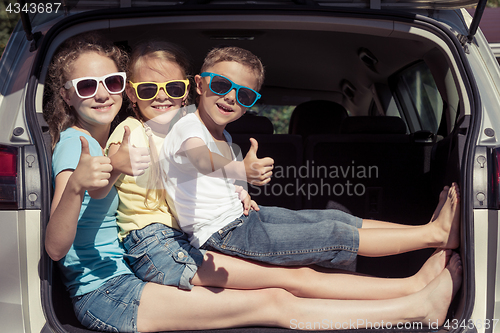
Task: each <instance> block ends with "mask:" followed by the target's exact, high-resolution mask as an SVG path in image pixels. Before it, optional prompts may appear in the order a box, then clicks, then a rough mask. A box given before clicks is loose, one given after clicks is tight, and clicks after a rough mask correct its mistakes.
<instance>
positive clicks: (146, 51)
mask: <svg viewBox="0 0 500 333" xmlns="http://www.w3.org/2000/svg"><path fill="white" fill-rule="evenodd" d="M145 58H149V59H153V60H158V61H169V62H172V63H174V64H176V65H177V66H179V68H180V69H181V71H182V73H183V75H184V77H185V78H188V73H189V69H190V62H189V60H188V57H187V55H186V53H185V52H184V51H183V50H182V49H181V48H180V47H178V46H177V45H174V44H171V43H169V42H166V41H162V40H149V41H146V42H142V43H140V44H138V45H137V46H135V47H134V50H133V51H132V56H131V59H130V62H129V66H128V70H127V77H128V79H129V80H130V81H132V82H134V77H135V73H136V71H137V68H138V67H139V66H140V65H141V64H142V62H143V61H144V60H145ZM190 86H191V87H192V86H193V85H190ZM189 95H190V94H188V100H189ZM132 111H133V114H134V115H135V118H137V119H138V120H139V121H140V122H141V123H142V124H143V127H144V129H145V131H146V135H147V136H148V143H149V151H150V154H151V165H150V167H149V177H148V181H147V189H146V197H145V198H144V205H145V206H146V208H148V209H150V210H156V209H158V208H159V207H160V205H162V203H164V202H166V199H167V193H166V191H165V189H164V188H163V182H162V173H161V168H160V163H159V155H158V151H157V150H156V145H155V143H154V141H153V136H152V135H153V134H152V130H151V128H150V127H149V126H148V125H147V124H146V123H145V121H146V118H145V117H144V116H143V114H142V113H141V111H140V110H139V107H138V106H136V105H132ZM152 191H154V193H151V192H152ZM151 196H152V199H150V197H151ZM150 200H152V201H154V205H153V206H150V204H149V201H150Z"/></svg>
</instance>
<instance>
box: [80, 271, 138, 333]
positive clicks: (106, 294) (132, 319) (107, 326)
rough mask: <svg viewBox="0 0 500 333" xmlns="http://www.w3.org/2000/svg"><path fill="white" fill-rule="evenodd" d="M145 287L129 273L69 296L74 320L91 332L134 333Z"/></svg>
mask: <svg viewBox="0 0 500 333" xmlns="http://www.w3.org/2000/svg"><path fill="white" fill-rule="evenodd" d="M145 285H146V282H144V281H142V280H140V279H138V278H137V277H136V276H135V275H133V274H124V275H119V276H117V277H114V278H111V279H109V280H108V281H106V282H105V283H104V284H103V285H102V286H101V287H99V288H98V289H96V290H94V291H91V292H89V293H86V294H84V295H81V296H75V297H73V308H74V310H75V314H76V317H77V318H78V320H79V321H80V322H81V323H82V325H83V326H85V327H87V328H88V329H91V330H95V331H100V332H134V333H135V332H137V310H138V308H139V303H140V300H141V295H142V291H143V289H144V286H145Z"/></svg>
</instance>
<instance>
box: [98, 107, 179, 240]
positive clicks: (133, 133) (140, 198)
mask: <svg viewBox="0 0 500 333" xmlns="http://www.w3.org/2000/svg"><path fill="white" fill-rule="evenodd" d="M124 126H128V127H129V128H130V143H131V144H132V145H134V146H135V147H149V144H148V137H147V135H146V131H145V130H144V127H143V125H142V123H141V122H140V121H139V120H137V119H135V118H133V117H128V118H127V119H125V120H124V121H123V122H122V123H120V124H119V125H118V126H117V127H116V129H115V130H114V131H113V133H112V134H111V136H110V137H109V139H108V142H107V144H106V152H107V149H108V148H109V146H110V145H111V144H113V143H119V144H121V142H122V139H123V134H124V133H125V130H124ZM152 135H153V141H154V143H155V145H156V149H157V152H160V151H161V146H162V145H163V140H164V138H163V137H161V136H158V135H155V133H154V132H153V133H152ZM151 167H152V166H151ZM151 167H150V168H151ZM150 168H148V169H146V172H145V173H144V174H142V175H140V176H137V177H135V176H127V175H124V174H122V175H121V176H120V177H119V178H118V180H117V181H116V182H115V187H116V189H117V190H118V195H119V197H120V204H119V206H118V215H117V223H118V226H119V227H120V232H119V235H118V237H119V238H120V240H123V239H124V238H125V237H126V236H127V235H128V234H129V233H130V231H132V230H138V229H142V228H144V227H146V226H148V225H150V224H151V223H163V224H165V225H167V226H169V227H172V228H176V229H180V228H179V226H178V224H177V221H176V220H175V218H174V217H173V216H172V214H171V213H170V210H169V207H168V205H167V202H164V203H162V204H161V205H160V206H159V208H158V209H155V210H152V209H149V208H147V207H146V205H145V204H144V199H145V198H146V191H147V183H148V179H149V174H150ZM154 193H155V192H154V191H150V193H149V196H150V200H149V202H148V203H149V205H150V206H154V205H155V200H154Z"/></svg>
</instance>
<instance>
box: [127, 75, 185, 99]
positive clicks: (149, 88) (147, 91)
mask: <svg viewBox="0 0 500 333" xmlns="http://www.w3.org/2000/svg"><path fill="white" fill-rule="evenodd" d="M129 83H130V85H131V86H132V88H134V89H135V93H136V94H137V97H138V98H139V99H140V100H141V101H149V100H151V99H154V98H155V97H156V96H157V95H158V93H159V92H160V88H163V90H164V91H165V93H166V94H167V96H168V97H170V98H173V99H179V98H183V97H184V96H186V95H187V92H188V87H189V80H188V79H186V80H172V81H167V82H163V83H158V82H137V83H134V82H132V81H129Z"/></svg>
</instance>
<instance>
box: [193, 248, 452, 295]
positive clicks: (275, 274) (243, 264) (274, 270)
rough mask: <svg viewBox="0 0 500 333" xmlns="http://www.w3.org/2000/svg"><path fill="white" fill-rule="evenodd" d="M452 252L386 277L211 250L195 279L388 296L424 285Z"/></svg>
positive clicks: (311, 291)
mask: <svg viewBox="0 0 500 333" xmlns="http://www.w3.org/2000/svg"><path fill="white" fill-rule="evenodd" d="M450 254H451V251H436V252H435V253H434V254H433V255H432V256H431V257H430V258H429V259H428V260H427V261H426V263H425V264H424V265H423V266H422V268H421V269H420V271H419V272H418V273H417V274H415V275H413V276H411V277H408V278H394V279H385V278H376V277H370V276H363V275H355V274H352V273H350V272H343V271H333V270H330V271H328V270H326V269H322V271H323V272H320V271H317V270H315V269H313V268H310V267H279V266H270V265H264V264H261V263H256V262H251V261H247V260H244V259H241V258H236V257H232V256H227V255H224V254H221V253H218V252H208V253H207V254H206V255H205V258H204V262H203V264H202V266H201V267H200V268H199V269H198V272H197V273H196V274H195V276H194V277H193V278H192V279H191V283H192V284H194V285H196V286H207V287H222V288H232V289H261V288H283V289H285V290H287V291H289V292H290V293H292V294H293V295H295V296H298V297H307V298H325V299H388V298H395V297H400V296H405V295H409V294H412V293H414V292H417V291H419V290H421V289H423V288H424V287H425V286H426V285H427V284H428V283H429V282H430V281H432V280H433V279H434V278H435V277H436V276H438V275H439V274H440V273H441V272H442V271H443V269H444V268H445V266H446V264H447V262H448V258H449V256H450ZM325 271H326V272H325Z"/></svg>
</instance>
